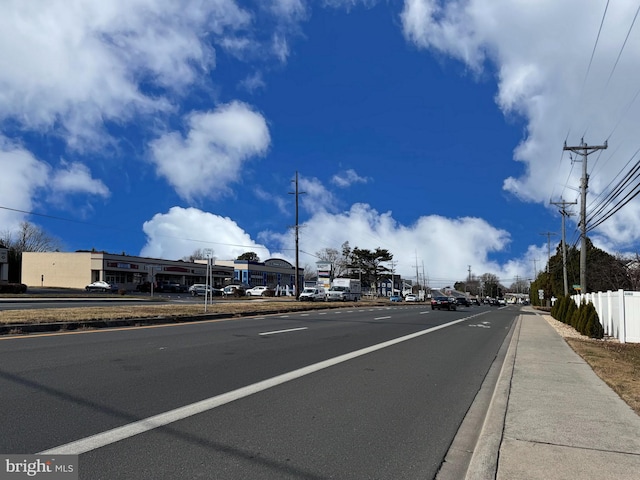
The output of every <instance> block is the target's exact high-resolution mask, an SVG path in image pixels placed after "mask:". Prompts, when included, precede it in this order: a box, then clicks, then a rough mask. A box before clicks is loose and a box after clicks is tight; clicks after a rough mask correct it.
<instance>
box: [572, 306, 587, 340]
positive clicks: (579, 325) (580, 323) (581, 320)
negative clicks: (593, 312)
mask: <svg viewBox="0 0 640 480" xmlns="http://www.w3.org/2000/svg"><path fill="white" fill-rule="evenodd" d="M586 327H587V303H586V302H585V301H584V300H582V301H581V302H580V307H579V308H578V318H577V319H576V324H575V329H576V330H577V331H578V332H579V333H581V334H582V335H584V334H585V333H584V332H585V330H586Z"/></svg>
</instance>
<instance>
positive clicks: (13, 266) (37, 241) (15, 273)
mask: <svg viewBox="0 0 640 480" xmlns="http://www.w3.org/2000/svg"><path fill="white" fill-rule="evenodd" d="M0 243H2V244H4V245H5V247H7V249H8V250H9V251H8V260H9V281H10V282H20V281H21V278H20V277H21V275H22V253H23V252H53V251H58V250H60V248H61V242H60V240H58V239H57V238H55V237H52V236H51V235H49V234H48V233H47V232H45V231H44V230H43V229H42V228H40V227H38V226H37V225H34V224H33V223H29V222H27V221H24V222H21V223H20V226H19V227H18V230H17V231H13V232H12V231H6V232H4V233H3V234H2V236H1V237H0Z"/></svg>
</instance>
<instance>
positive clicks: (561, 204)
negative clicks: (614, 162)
mask: <svg viewBox="0 0 640 480" xmlns="http://www.w3.org/2000/svg"><path fill="white" fill-rule="evenodd" d="M577 203H578V201H577V200H576V201H575V202H565V201H564V200H562V199H560V201H559V202H551V204H552V205H556V206H558V207H562V209H561V210H560V214H561V215H562V275H563V277H564V296H565V297H566V296H567V295H569V282H568V280H567V241H566V238H565V217H569V216H571V215H572V213H571V212H568V211H567V205H576V204H577Z"/></svg>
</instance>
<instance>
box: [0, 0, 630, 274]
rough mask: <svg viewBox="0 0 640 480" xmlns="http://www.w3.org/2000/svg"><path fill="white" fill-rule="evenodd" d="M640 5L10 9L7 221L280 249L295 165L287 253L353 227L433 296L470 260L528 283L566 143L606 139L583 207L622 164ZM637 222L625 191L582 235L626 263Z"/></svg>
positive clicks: (6, 34) (115, 244)
mask: <svg viewBox="0 0 640 480" xmlns="http://www.w3.org/2000/svg"><path fill="white" fill-rule="evenodd" d="M637 8H638V6H637V5H635V4H634V2H631V1H616V2H613V3H612V5H608V2H606V1H596V0H593V1H585V0H565V1H563V2H544V1H537V2H521V1H515V0H466V1H450V2H439V1H434V0H406V1H404V2H403V1H399V0H398V1H393V0H388V1H374V0H364V1H358V0H327V1H317V2H312V1H304V0H270V1H266V0H263V1H248V2H247V1H242V2H240V1H239V2H234V1H232V0H212V1H196V0H182V1H174V0H126V1H125V0H113V1H111V2H97V1H93V0H76V1H75V2H68V1H65V0H50V1H47V2H22V1H18V0H15V1H8V2H6V3H5V4H4V5H3V11H4V12H6V13H7V14H6V15H5V14H3V16H2V18H1V19H0V169H1V170H2V171H3V172H4V173H3V174H2V175H0V207H2V208H0V230H1V231H2V232H3V233H5V234H6V233H7V232H12V231H15V229H16V228H17V226H18V225H19V222H21V221H23V220H28V221H30V222H32V223H35V224H37V225H39V226H40V227H42V228H43V229H44V230H45V231H46V232H48V233H49V234H51V235H52V236H54V237H56V238H58V239H59V240H60V243H61V245H62V247H63V250H65V251H73V250H77V249H90V248H96V249H98V250H106V251H109V252H113V253H121V252H126V253H127V254H131V255H145V256H152V257H159V258H167V259H178V258H182V257H184V256H187V255H189V254H191V253H192V252H194V251H195V250H196V249H202V248H212V249H213V250H214V255H215V256H216V257H218V258H221V259H229V258H235V257H237V256H238V255H240V254H241V253H243V252H245V251H255V252H256V253H257V254H258V255H259V256H260V257H261V258H262V259H267V258H269V257H272V256H278V257H284V258H287V259H289V260H291V261H293V259H294V258H295V253H294V235H293V231H292V229H291V226H292V225H294V223H295V207H294V196H293V195H291V194H290V193H289V192H293V191H294V184H293V183H292V180H293V178H294V177H295V174H296V172H298V175H299V189H300V191H301V192H304V194H302V195H300V197H299V199H300V211H299V220H300V224H301V228H300V249H301V252H302V253H301V255H300V263H301V266H310V267H311V268H313V267H314V266H315V261H316V260H317V258H316V257H315V256H314V254H315V253H316V252H318V251H319V250H322V249H324V248H336V249H340V247H341V245H342V244H343V243H344V242H345V241H348V242H349V244H350V245H351V247H360V248H369V249H375V248H376V247H381V248H386V249H388V250H389V251H390V252H391V253H392V254H393V255H394V269H395V271H396V272H397V273H401V274H403V275H405V276H407V277H409V278H411V277H414V276H415V272H416V265H417V266H418V269H419V271H420V274H422V272H423V271H424V273H425V274H426V276H427V277H428V278H429V283H430V284H432V286H445V285H449V284H451V283H453V282H455V281H458V280H464V279H465V278H466V276H467V274H468V269H469V268H471V273H472V274H473V275H482V274H484V273H492V274H495V275H497V276H498V277H499V278H500V279H501V281H502V282H503V283H504V284H505V285H507V286H508V285H510V284H511V283H512V282H513V281H514V280H515V279H516V278H531V277H532V275H533V270H534V265H536V266H537V268H538V269H542V268H543V267H544V264H545V262H546V259H547V240H548V237H547V236H546V235H543V234H546V233H547V232H554V233H555V235H553V236H552V237H551V245H552V253H553V251H554V250H555V247H556V245H557V244H558V242H559V239H560V231H561V216H560V215H559V214H558V208H557V207H555V206H553V205H550V203H549V202H550V201H559V200H560V199H561V198H563V199H564V200H567V201H575V200H577V198H578V193H577V188H578V186H579V183H580V172H581V164H580V163H575V164H572V161H571V159H570V157H569V154H568V153H567V152H563V150H562V146H563V143H564V142H565V141H566V142H567V143H568V144H569V145H578V144H579V143H580V142H581V139H582V138H583V137H584V140H585V142H587V143H588V144H590V145H600V144H602V143H603V142H604V140H608V142H609V148H608V149H607V150H606V151H603V152H600V153H599V154H597V155H596V154H594V155H592V156H590V157H589V161H588V165H589V168H588V170H589V172H590V183H589V187H590V191H589V192H590V193H589V195H590V197H589V201H588V202H587V204H588V205H590V204H591V205H595V204H594V203H590V202H595V201H597V199H598V198H606V196H607V193H608V191H610V190H611V188H612V185H615V183H616V181H618V180H619V179H620V177H616V176H617V175H619V174H620V173H621V172H626V171H628V170H629V169H630V168H631V167H632V166H633V165H634V164H635V163H636V162H637V158H636V157H635V152H636V150H637V149H638V147H639V146H638V140H637V131H638V126H639V125H638V124H639V123H640V105H638V104H637V103H636V96H637V95H638V84H640V82H638V80H639V78H638V77H639V75H640V71H638V69H637V64H638V60H639V57H640V38H639V35H640V33H639V31H638V28H637V27H635V25H634V18H635V15H636V14H637ZM601 25H602V29H601V30H600V26H601ZM599 31H600V34H599ZM592 54H593V56H592ZM599 196H600V197H599ZM573 210H574V211H575V212H577V211H578V206H577V205H576V206H574V208H573ZM639 216H640V208H639V206H638V204H637V203H636V202H631V203H629V204H628V205H625V207H624V208H623V209H621V210H620V211H619V212H617V213H616V215H615V216H613V217H611V218H610V219H608V220H607V221H606V222H604V223H603V224H602V225H601V226H600V227H599V228H597V229H595V230H593V232H590V237H591V238H592V239H593V240H594V243H596V245H598V246H599V247H601V248H604V249H605V250H607V251H610V252H612V253H615V252H623V253H635V252H636V251H637V245H638V240H639V239H640V222H638V218H639ZM567 240H568V241H569V242H571V243H573V242H575V241H576V240H577V236H576V217H575V216H574V217H571V219H570V220H569V222H568V230H567Z"/></svg>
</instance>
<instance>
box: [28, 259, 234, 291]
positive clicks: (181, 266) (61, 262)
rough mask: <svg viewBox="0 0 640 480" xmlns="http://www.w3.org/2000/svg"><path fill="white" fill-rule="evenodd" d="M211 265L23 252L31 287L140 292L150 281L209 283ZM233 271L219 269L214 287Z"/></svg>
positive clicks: (223, 267)
mask: <svg viewBox="0 0 640 480" xmlns="http://www.w3.org/2000/svg"><path fill="white" fill-rule="evenodd" d="M206 275H207V266H206V264H202V263H192V262H184V261H182V260H163V259H158V258H146V257H135V256H131V255H115V254H112V253H107V252H97V251H77V252H23V254H22V283H24V284H26V285H27V286H28V287H61V288H84V287H85V286H87V285H88V284H90V283H92V282H95V281H97V280H104V281H106V282H109V283H111V284H115V285H118V287H119V288H122V289H124V290H137V289H138V286H139V285H142V284H144V283H146V282H155V283H156V284H159V283H162V282H177V283H180V284H182V285H193V284H194V283H205V280H206ZM232 277H233V268H230V267H225V266H216V267H214V268H213V273H212V278H213V282H212V283H213V285H214V286H224V285H225V282H226V281H227V280H229V279H231V278H232Z"/></svg>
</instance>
